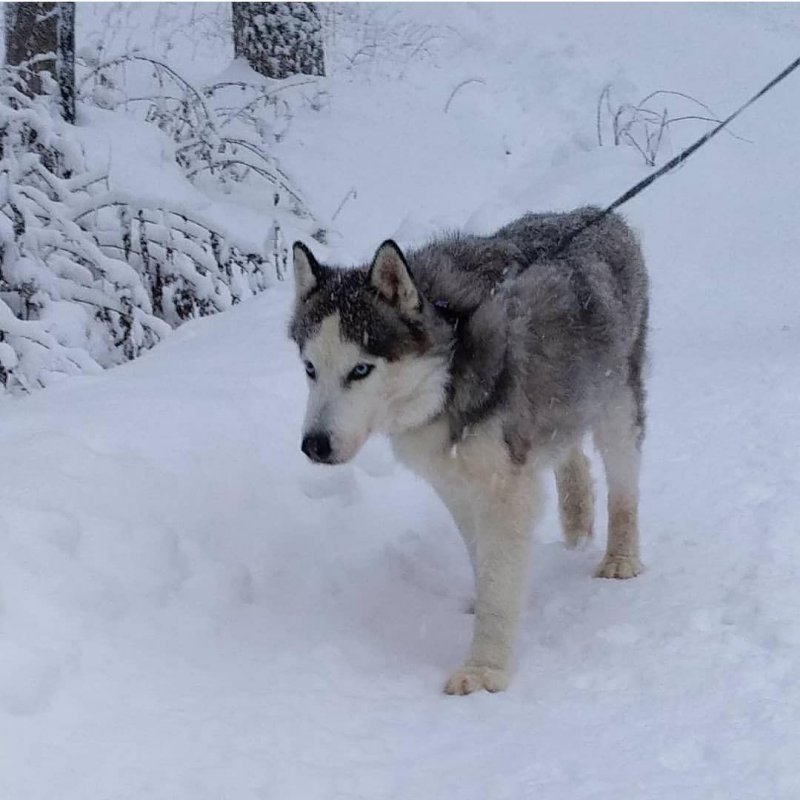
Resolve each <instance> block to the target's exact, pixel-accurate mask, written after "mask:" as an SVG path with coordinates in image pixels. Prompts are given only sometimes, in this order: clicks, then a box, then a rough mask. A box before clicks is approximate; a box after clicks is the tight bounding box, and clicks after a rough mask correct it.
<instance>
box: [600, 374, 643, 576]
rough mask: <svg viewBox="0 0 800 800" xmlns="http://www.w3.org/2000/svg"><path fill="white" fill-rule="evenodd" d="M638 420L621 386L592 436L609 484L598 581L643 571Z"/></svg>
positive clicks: (632, 399)
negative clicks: (604, 538) (605, 528)
mask: <svg viewBox="0 0 800 800" xmlns="http://www.w3.org/2000/svg"><path fill="white" fill-rule="evenodd" d="M637 419H638V417H637V407H636V398H635V396H634V393H633V392H632V390H631V388H630V387H629V386H627V385H626V386H622V387H620V388H619V390H618V391H617V393H616V394H615V397H614V399H613V401H612V402H611V403H610V405H609V408H608V411H607V413H606V415H605V417H604V419H603V420H602V421H601V422H600V424H599V425H597V427H596V428H595V432H594V433H595V442H596V444H597V448H598V450H599V451H600V454H601V455H602V457H603V464H604V465H605V470H606V479H607V483H608V543H607V545H606V554H605V557H604V558H603V560H602V562H601V563H600V566H599V567H598V568H597V571H596V572H595V575H596V577H598V578H633V577H635V576H636V575H638V574H639V573H640V572H641V571H642V569H643V567H642V562H641V561H640V560H639V519H638V517H639V468H640V464H641V452H640V441H641V429H640V427H639V424H638V423H637Z"/></svg>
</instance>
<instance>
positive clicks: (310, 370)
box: [305, 361, 317, 381]
mask: <svg viewBox="0 0 800 800" xmlns="http://www.w3.org/2000/svg"><path fill="white" fill-rule="evenodd" d="M305 367H306V375H308V377H309V378H311V380H312V381H313V380H314V379H315V378H316V377H317V371H316V370H315V369H314V365H313V364H312V363H311V362H310V361H306V362H305Z"/></svg>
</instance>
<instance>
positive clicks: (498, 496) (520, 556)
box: [445, 476, 538, 694]
mask: <svg viewBox="0 0 800 800" xmlns="http://www.w3.org/2000/svg"><path fill="white" fill-rule="evenodd" d="M503 484H504V485H503V486H502V488H499V489H498V488H497V487H494V488H493V489H489V488H488V487H487V488H485V489H481V490H480V491H481V496H480V498H479V503H478V509H479V514H478V530H477V539H476V542H475V544H476V548H475V558H476V565H475V566H476V577H477V597H476V601H475V629H474V634H473V639H472V648H471V651H470V655H469V658H468V659H467V662H466V664H464V666H463V667H461V669H458V670H456V671H455V672H454V673H453V674H452V675H451V676H450V679H449V680H448V681H447V684H446V685H445V692H447V693H448V694H470V693H471V692H475V691H478V690H480V689H486V690H488V691H490V692H499V691H502V690H503V689H505V688H506V687H507V686H508V683H509V680H510V676H511V667H512V659H513V657H514V646H515V643H516V639H517V633H518V630H519V623H520V617H521V613H522V606H523V603H524V596H525V584H526V576H527V570H528V560H529V555H530V542H531V526H532V523H533V512H534V509H535V508H536V506H537V505H538V491H536V489H537V487H536V486H535V485H534V481H532V480H530V478H529V476H528V477H527V479H525V478H523V477H522V476H514V477H509V478H508V479H506V480H505V481H504V482H503Z"/></svg>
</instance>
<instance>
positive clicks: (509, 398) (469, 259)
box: [408, 207, 648, 459]
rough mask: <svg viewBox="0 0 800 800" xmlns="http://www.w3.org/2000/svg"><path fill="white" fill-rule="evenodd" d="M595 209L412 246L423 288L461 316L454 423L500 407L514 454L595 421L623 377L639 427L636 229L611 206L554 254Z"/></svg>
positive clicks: (640, 304) (642, 294) (560, 440)
mask: <svg viewBox="0 0 800 800" xmlns="http://www.w3.org/2000/svg"><path fill="white" fill-rule="evenodd" d="M597 212H598V209H596V208H591V207H587V208H582V209H578V210H577V211H573V212H569V213H563V214H527V215H525V216H523V217H521V218H520V219H518V220H515V221H514V222H512V223H510V224H509V225H506V226H505V227H503V228H501V229H500V230H498V231H497V232H496V233H494V234H493V235H491V236H485V237H479V236H461V235H453V236H449V237H446V238H443V239H440V240H438V241H434V242H432V243H431V244H429V245H427V246H425V247H423V248H422V249H420V250H417V251H414V252H411V253H409V255H408V258H409V263H410V266H411V269H412V272H413V274H414V277H415V280H416V281H417V282H418V284H419V285H420V287H421V289H422V291H423V293H424V294H425V295H426V296H427V297H429V298H431V299H434V300H436V301H437V302H438V303H440V304H441V305H443V306H446V307H447V308H448V309H449V310H450V311H451V312H452V313H453V314H455V315H459V314H461V315H462V317H463V321H462V324H461V327H460V330H459V331H458V339H457V342H456V349H455V355H454V360H453V379H452V389H453V391H452V394H453V398H452V402H451V406H450V414H451V421H452V426H453V429H454V432H456V433H458V432H462V431H463V429H464V428H465V427H467V426H469V425H474V424H476V423H478V422H481V421H482V417H481V413H483V415H484V417H486V416H488V415H489V414H500V415H502V417H503V418H504V428H505V431H506V435H507V438H508V440H509V442H510V444H511V446H512V447H513V449H514V452H515V455H516V457H517V458H519V459H524V457H525V456H526V454H527V451H528V450H529V449H530V448H532V447H535V448H537V449H538V450H540V451H541V449H542V447H546V449H547V450H552V451H558V450H559V449H560V448H561V447H562V446H563V445H564V444H567V443H568V442H569V441H570V440H571V439H573V438H574V437H575V436H576V435H578V434H579V433H580V431H582V430H586V429H588V428H590V427H591V426H592V424H593V422H594V420H595V419H596V418H597V416H598V415H599V414H601V413H602V407H603V406H604V404H605V403H607V402H608V398H610V397H611V396H612V395H613V393H614V389H615V387H616V385H617V384H618V383H620V382H623V383H625V384H626V385H628V386H630V387H631V389H632V390H633V392H634V395H635V397H636V418H637V425H638V427H639V428H640V429H641V428H642V426H643V424H644V392H643V387H642V380H641V371H642V365H643V361H644V357H645V340H646V325H647V283H648V282H647V274H646V271H645V267H644V261H643V258H642V254H641V250H640V247H639V244H638V242H637V240H636V237H635V235H634V234H633V232H632V231H631V229H630V228H629V227H628V226H627V225H626V223H625V222H624V220H623V219H622V218H621V217H620V216H618V215H616V214H612V215H609V216H607V217H605V218H604V219H603V220H602V221H601V222H599V223H597V224H596V225H594V226H592V227H590V228H588V229H587V230H586V231H584V232H583V233H581V234H580V235H579V236H577V237H576V238H575V239H574V240H573V241H572V242H571V244H570V245H569V247H568V248H566V249H565V251H564V252H563V253H561V254H559V255H556V256H553V255H551V254H552V253H553V252H554V251H555V250H556V247H557V245H558V243H559V242H560V241H561V240H562V238H563V237H564V236H565V235H566V234H568V233H570V232H571V231H574V230H576V229H577V228H578V227H580V226H581V225H583V224H584V223H585V222H586V221H587V220H588V219H589V218H591V217H593V216H594V215H596V214H597ZM487 392H488V393H490V394H491V396H492V398H493V401H494V402H493V403H492V404H487V403H483V404H479V405H480V408H479V409H478V412H481V413H478V412H476V404H475V398H480V397H484V396H485V395H486V394H487ZM639 435H641V434H639Z"/></svg>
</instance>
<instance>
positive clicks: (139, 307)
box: [0, 69, 285, 391]
mask: <svg viewBox="0 0 800 800" xmlns="http://www.w3.org/2000/svg"><path fill="white" fill-rule="evenodd" d="M47 80H49V79H47ZM50 84H52V81H50ZM50 88H51V89H54V88H55V87H54V85H51V86H50ZM21 89H22V86H21V82H20V79H19V72H18V71H15V70H11V69H5V70H3V71H2V72H1V73H0V384H1V385H2V388H4V389H6V390H10V391H29V390H31V389H34V388H37V387H40V386H44V385H47V384H48V383H50V382H51V381H52V380H53V379H54V378H56V377H58V376H59V375H63V374H69V373H76V372H81V371H91V370H97V369H100V368H101V367H105V366H110V365H113V364H118V363H121V362H123V361H126V360H129V359H132V358H135V357H136V356H137V355H139V353H141V352H142V351H143V350H145V349H147V348H149V347H151V346H152V345H153V344H155V343H156V342H158V341H159V340H160V339H161V338H162V337H163V336H164V335H165V334H166V333H168V332H169V330H170V329H171V327H172V326H174V325H177V324H179V323H180V322H182V321H183V320H186V319H188V318H191V317H195V316H203V315H206V314H211V313H214V312H216V311H220V310H223V309H225V308H228V307H229V306H231V305H232V304H233V303H235V302H237V301H238V300H240V299H243V298H245V297H249V296H251V295H253V294H255V293H256V292H259V291H261V290H262V289H264V288H265V287H266V285H267V283H268V280H269V276H270V274H272V272H273V271H275V272H277V273H278V276H279V277H280V273H281V271H282V269H283V268H284V266H285V248H284V247H283V243H282V241H281V235H280V231H279V229H278V228H277V226H276V227H275V229H274V230H273V240H274V241H273V244H274V247H273V248H272V250H273V252H272V253H271V254H270V256H264V255H262V254H256V253H248V252H243V251H242V250H240V249H238V248H237V247H236V246H235V245H234V244H233V243H231V242H229V241H227V239H226V238H225V236H223V235H222V234H221V233H220V232H219V231H217V230H216V229H215V226H214V225H213V224H212V223H211V222H209V221H207V220H203V219H198V218H195V217H190V215H189V214H187V213H186V211H185V210H183V209H170V208H153V207H151V206H150V207H148V206H145V205H144V204H143V203H141V202H137V201H136V198H133V197H128V196H125V195H123V194H121V193H119V192H115V191H114V190H113V189H112V188H111V187H110V186H109V185H108V180H107V177H106V176H105V174H104V173H103V172H102V171H99V170H98V169H96V168H94V167H93V166H92V165H91V164H87V163H86V158H85V155H84V153H83V151H82V149H81V147H80V145H79V142H78V137H77V136H76V134H75V132H74V129H73V128H72V126H70V125H68V124H66V123H65V122H64V121H63V120H61V119H60V117H59V115H58V112H57V109H56V107H55V104H54V100H53V96H52V95H41V96H37V97H35V98H33V99H31V98H29V97H28V96H26V95H25V94H24V93H23V91H22V90H21Z"/></svg>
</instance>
